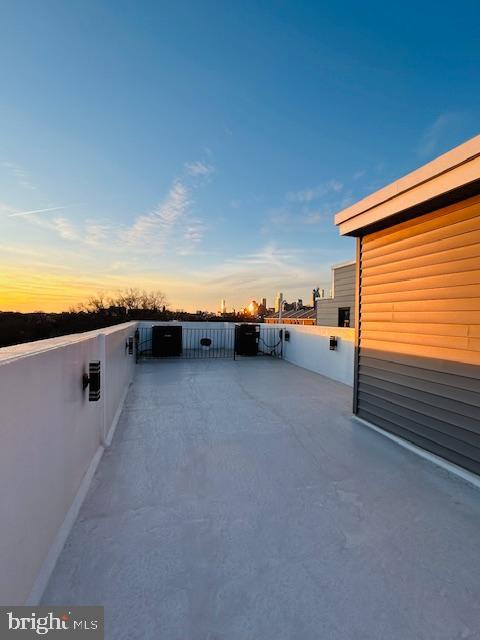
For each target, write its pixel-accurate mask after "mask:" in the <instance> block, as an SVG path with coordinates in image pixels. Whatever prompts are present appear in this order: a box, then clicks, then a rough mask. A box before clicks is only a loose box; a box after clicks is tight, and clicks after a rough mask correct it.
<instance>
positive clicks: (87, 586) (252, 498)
mask: <svg viewBox="0 0 480 640" xmlns="http://www.w3.org/2000/svg"><path fill="white" fill-rule="evenodd" d="M350 413H351V389H350V387H347V386H345V385H342V384H340V383H337V382H333V381H332V380H329V379H327V378H325V377H323V376H320V375H318V374H315V373H312V372H309V371H306V370H305V369H301V368H298V367H295V366H293V365H291V364H288V363H286V362H284V361H281V360H275V359H269V358H250V359H244V360H240V361H236V362H233V361H230V360H203V361H187V360H185V361H168V362H148V363H142V364H140V365H138V367H137V374H136V378H135V381H134V384H133V386H132V387H131V389H130V391H129V394H128V396H127V400H126V404H125V406H124V409H123V412H122V415H121V418H120V423H119V426H118V429H117V432H116V435H115V438H114V440H113V443H112V446H111V448H110V449H108V450H107V451H106V452H105V455H104V457H103V459H102V461H101V462H100V465H99V467H98V470H97V473H96V475H95V477H94V480H93V483H92V486H91V489H90V492H89V494H88V496H87V498H86V500H85V502H84V504H83V506H82V508H81V511H80V514H79V517H78V519H77V521H76V522H75V524H74V526H73V530H72V532H71V535H70V537H69V538H68V540H67V543H66V546H65V548H64V550H63V552H62V554H61V556H60V559H59V562H58V564H57V566H56V568H55V570H54V573H53V576H52V578H51V580H50V583H49V586H48V588H47V590H46V592H45V594H44V597H43V603H44V604H49V605H52V604H65V603H66V602H68V603H74V604H76V605H82V604H84V605H86V604H102V605H104V606H105V616H106V620H107V636H106V637H107V638H111V639H112V640H113V639H114V638H115V639H116V640H117V639H121V638H129V639H130V638H140V637H141V638H142V639H144V640H149V639H152V640H158V638H162V639H165V640H173V639H180V638H185V639H186V638H188V639H189V640H206V639H209V640H214V639H215V640H217V639H220V638H221V639H225V640H257V639H261V640H280V639H283V640H292V639H296V640H297V639H298V640H317V639H318V638H325V639H326V640H327V639H328V640H334V639H339V640H340V639H341V640H358V639H359V638H368V639H369V640H385V639H386V638H388V640H406V639H408V640H413V639H414V640H433V639H435V640H452V638H471V639H472V640H473V638H476V637H478V622H479V620H480V603H479V600H478V593H479V590H480V578H479V576H480V555H479V553H478V532H479V529H480V501H479V493H478V490H476V489H475V488H473V487H471V486H469V485H467V484H465V483H463V482H462V481H460V480H458V479H456V478H454V477H452V476H451V475H449V474H448V473H446V472H445V471H443V470H442V469H440V468H438V467H436V466H434V465H432V464H431V463H430V462H428V461H426V460H423V459H422V458H420V457H418V456H416V455H414V454H413V453H412V452H410V451H407V450H406V449H403V448H400V447H398V446H397V445H396V444H395V443H393V442H391V441H390V440H388V439H387V438H384V437H382V436H380V435H379V434H377V433H375V432H374V431H373V430H370V429H368V428H367V427H364V426H362V425H361V424H359V423H358V422H356V421H354V420H353V419H352V418H351V416H350Z"/></svg>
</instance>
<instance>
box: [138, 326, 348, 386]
mask: <svg viewBox="0 0 480 640" xmlns="http://www.w3.org/2000/svg"><path fill="white" fill-rule="evenodd" d="M153 325H167V326H171V325H180V326H182V327H183V328H184V329H193V330H194V331H195V335H196V338H195V339H196V341H197V343H198V340H199V338H200V337H201V335H203V333H202V331H203V332H204V333H205V336H212V335H215V331H216V330H219V329H229V330H230V331H231V332H232V335H231V341H232V345H231V346H232V347H233V330H234V327H235V323H233V322H173V323H172V322H155V321H152V322H140V323H139V327H140V329H141V332H142V333H141V335H142V336H143V339H145V340H147V341H148V340H149V339H151V327H152V326H153ZM280 330H281V331H280ZM285 331H288V332H289V340H288V341H286V340H285ZM331 336H334V337H335V338H336V339H337V347H336V349H335V350H333V351H332V350H330V337H331ZM260 338H261V340H260V345H259V348H260V351H263V352H266V353H268V352H269V351H270V350H271V349H270V348H275V351H276V352H277V353H278V352H280V351H283V358H284V360H287V361H288V362H291V363H292V364H296V365H298V366H299V367H303V368H304V369H310V371H315V372H316V373H320V374H322V375H324V376H327V377H328V378H332V379H333V380H337V381H338V382H343V383H344V384H348V385H350V386H353V361H354V338H355V329H349V328H344V327H318V326H310V325H295V324H260ZM282 341H283V344H281V343H282ZM183 343H184V345H183V346H184V350H185V348H186V340H185V336H183ZM279 345H280V346H279ZM269 347H270V348H269ZM280 347H281V348H280Z"/></svg>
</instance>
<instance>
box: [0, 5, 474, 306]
mask: <svg viewBox="0 0 480 640" xmlns="http://www.w3.org/2000/svg"><path fill="white" fill-rule="evenodd" d="M428 4H430V8H428V7H427V5H428ZM418 6H419V5H418V3H413V2H411V3H409V2H403V3H401V5H399V6H396V7H395V8H394V5H392V4H391V3H386V2H378V3H376V2H370V3H357V2H352V3H350V2H348V1H347V2H343V3H335V2H330V3H321V2H298V1H292V2H287V1H277V2H273V1H271V2H267V1H259V2H233V1H232V2H227V1H225V2H220V1H218V2H210V1H207V0H201V1H197V0H192V1H190V2H146V1H142V2H125V1H122V0H116V1H115V2H106V1H104V2H102V1H99V0H94V1H93V0H92V1H90V0H87V1H84V0H82V1H77V0H68V1H67V0H64V1H59V2H53V1H51V0H44V1H42V2H24V1H22V0H16V1H9V2H2V3H1V6H0V53H1V60H2V64H1V68H0V216H1V221H2V225H1V234H0V310H21V311H29V310H40V309H41V310H61V309H67V308H68V307H70V306H72V305H73V304H75V303H78V302H81V301H84V300H85V299H86V298H88V296H89V295H93V294H96V293H97V292H100V291H106V292H112V291H114V290H116V289H118V288H122V287H126V286H138V287H142V288H148V289H161V290H163V291H164V292H165V293H166V295H167V298H168V300H169V302H170V306H171V307H172V308H173V309H175V308H185V309H187V310H195V309H211V310H216V309H218V306H219V301H220V299H221V298H225V299H226V300H227V306H228V307H229V308H231V307H232V306H235V307H237V308H239V307H241V306H244V305H245V304H246V303H247V302H248V301H249V300H251V299H252V298H255V299H257V300H258V299H260V298H261V297H263V296H266V297H267V298H268V301H269V303H270V304H273V296H274V294H275V292H276V291H278V290H281V291H283V292H284V294H285V296H286V297H287V298H288V299H291V298H298V297H302V298H304V299H310V296H311V289H312V288H313V287H314V286H321V287H325V288H328V286H329V278H330V273H329V272H330V265H331V264H332V263H338V262H342V261H345V260H347V259H349V258H352V257H353V256H354V245H353V241H351V240H350V239H348V238H340V237H339V236H338V232H337V230H336V229H335V227H334V225H333V220H332V218H333V214H334V213H335V211H337V210H338V209H341V208H343V207H345V206H347V205H348V204H349V203H351V202H353V201H354V200H357V199H358V198H361V197H362V196H364V195H366V194H368V193H369V192H371V191H373V190H376V189H378V188H379V187H380V186H382V185H384V184H386V183H389V182H391V181H392V180H393V179H395V178H396V177H399V176H400V175H402V174H404V173H406V172H408V171H410V170H413V169H414V168H416V167H417V166H419V165H421V164H424V163H425V162H426V161H428V160H429V159H431V158H433V157H434V156H436V155H438V154H440V153H442V152H443V151H446V150H447V149H449V148H451V147H453V146H455V145H456V144H459V143H461V142H463V141H464V140H466V139H467V138H469V137H471V136H473V135H475V134H477V133H478V132H479V131H478V129H479V127H478V122H479V121H480V120H479V116H480V83H479V82H478V79H479V71H480V47H479V46H478V21H477V13H478V9H477V8H476V3H474V2H465V3H463V2H460V3H458V2H457V3H448V4H447V3H445V4H443V3H442V4H440V5H439V4H438V3H426V4H424V10H423V11H421V12H420V11H419V10H418ZM399 7H400V8H399ZM446 43H448V47H446ZM465 61H467V63H465Z"/></svg>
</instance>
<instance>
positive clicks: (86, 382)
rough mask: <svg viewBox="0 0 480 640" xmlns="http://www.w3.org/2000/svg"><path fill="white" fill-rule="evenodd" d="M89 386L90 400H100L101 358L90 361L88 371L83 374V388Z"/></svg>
mask: <svg viewBox="0 0 480 640" xmlns="http://www.w3.org/2000/svg"><path fill="white" fill-rule="evenodd" d="M87 387H88V400H89V402H97V401H98V400H100V360H94V361H93V362H89V363H88V373H84V374H83V388H84V389H86V388H87Z"/></svg>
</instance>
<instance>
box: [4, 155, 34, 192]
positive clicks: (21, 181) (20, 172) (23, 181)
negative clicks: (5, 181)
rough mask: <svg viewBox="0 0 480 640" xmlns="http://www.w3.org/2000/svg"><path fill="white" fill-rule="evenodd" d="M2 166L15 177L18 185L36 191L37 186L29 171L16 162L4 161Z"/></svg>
mask: <svg viewBox="0 0 480 640" xmlns="http://www.w3.org/2000/svg"><path fill="white" fill-rule="evenodd" d="M1 166H2V167H3V168H4V169H6V170H7V171H8V172H9V174H10V175H11V176H12V177H13V178H15V181H16V183H17V184H18V186H20V187H22V188H23V189H28V190H30V191H35V190H36V189H37V187H36V186H35V185H34V184H33V183H32V182H31V180H30V176H29V174H28V172H27V171H26V170H25V169H24V168H23V167H21V166H20V165H19V164H17V163H16V162H7V161H5V162H2V164H1Z"/></svg>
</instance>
